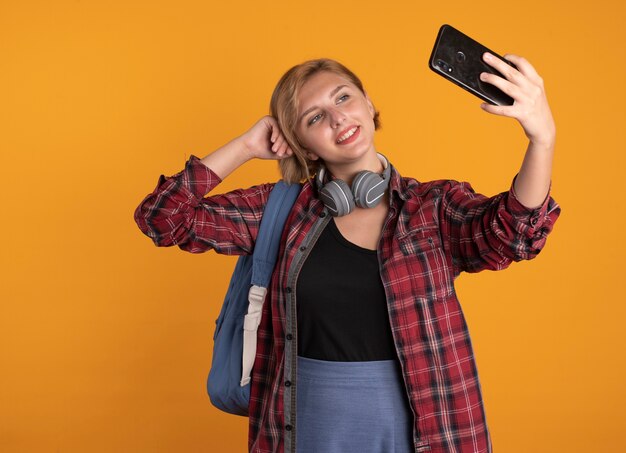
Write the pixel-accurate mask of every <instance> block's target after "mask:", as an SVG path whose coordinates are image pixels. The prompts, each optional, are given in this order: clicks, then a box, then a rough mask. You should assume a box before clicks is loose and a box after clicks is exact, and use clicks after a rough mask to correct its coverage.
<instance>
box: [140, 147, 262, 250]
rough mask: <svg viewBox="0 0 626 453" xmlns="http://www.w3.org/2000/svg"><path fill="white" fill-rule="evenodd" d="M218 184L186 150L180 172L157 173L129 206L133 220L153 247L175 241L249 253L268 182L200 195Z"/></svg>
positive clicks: (192, 247)
mask: <svg viewBox="0 0 626 453" xmlns="http://www.w3.org/2000/svg"><path fill="white" fill-rule="evenodd" d="M220 182H222V180H221V179H220V177H219V176H218V175H217V174H216V173H215V172H213V170H211V169H210V168H208V167H207V166H206V165H204V164H203V163H202V161H201V160H200V159H199V158H198V157H196V156H195V155H193V154H192V155H191V156H190V157H189V159H188V160H187V162H186V164H185V168H184V169H183V170H182V171H180V172H178V173H176V174H174V175H172V176H165V175H161V176H160V177H159V180H158V182H157V185H156V188H155V189H154V191H152V193H150V194H148V195H147V196H146V197H145V198H144V199H143V200H142V201H141V203H140V204H139V206H138V207H137V208H136V209H135V213H134V218H135V222H136V223H137V226H138V227H139V229H140V230H141V231H142V232H143V233H144V234H145V235H146V236H148V237H150V238H151V239H152V241H153V242H154V244H155V245H157V246H159V247H169V246H173V245H177V246H178V247H179V248H181V249H182V250H185V251H188V252H190V253H202V252H205V251H207V250H211V249H213V250H215V251H216V252H217V253H221V254H226V255H247V254H251V253H252V250H253V249H254V241H255V239H256V235H257V232H258V228H259V225H260V222H261V216H262V213H263V208H264V206H265V204H266V202H267V199H268V197H269V193H270V192H271V190H272V188H273V185H274V184H273V183H268V184H262V185H258V186H253V187H251V188H249V189H237V190H234V191H232V192H228V193H226V194H221V195H213V196H210V197H207V198H204V196H205V195H206V194H207V193H208V192H210V191H211V190H212V189H214V188H215V187H216V186H217V185H218V184H219V183H220Z"/></svg>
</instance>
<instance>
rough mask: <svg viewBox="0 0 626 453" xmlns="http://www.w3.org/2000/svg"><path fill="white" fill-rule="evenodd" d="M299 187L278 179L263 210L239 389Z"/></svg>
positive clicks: (248, 366) (252, 352)
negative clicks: (283, 234) (281, 241)
mask: <svg viewBox="0 0 626 453" xmlns="http://www.w3.org/2000/svg"><path fill="white" fill-rule="evenodd" d="M301 188H302V186H301V185H300V184H287V183H285V182H284V181H282V180H281V181H278V182H277V183H276V185H275V186H274V188H273V189H272V192H271V193H270V197H269V200H268V202H267V204H266V205H265V210H264V211H263V217H262V218H261V225H260V227H259V233H258V234H257V239H256V242H255V244H254V252H253V253H252V280H251V286H250V291H249V293H248V314H246V315H245V317H244V322H243V354H242V358H241V365H242V366H241V381H240V383H239V385H240V386H242V387H243V386H245V385H247V384H248V383H250V374H251V372H252V366H253V365H254V359H255V355H256V346H257V338H256V336H257V330H258V329H259V324H261V315H262V312H263V304H264V302H265V296H266V294H267V287H268V286H269V284H270V279H271V278H272V272H273V270H274V266H275V265H276V259H277V257H278V249H279V247H280V237H281V236H282V232H283V229H284V227H285V222H286V221H287V217H288V216H289V212H290V211H291V208H292V207H293V204H294V202H295V201H296V198H297V197H298V194H299V193H300V189H301Z"/></svg>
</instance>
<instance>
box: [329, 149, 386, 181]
mask: <svg viewBox="0 0 626 453" xmlns="http://www.w3.org/2000/svg"><path fill="white" fill-rule="evenodd" d="M384 169H385V167H383V163H382V162H381V161H380V159H379V158H378V155H376V154H375V155H374V156H373V159H371V158H370V159H368V160H367V161H366V162H364V161H359V162H355V163H349V164H344V165H338V164H329V165H326V171H327V172H328V173H329V178H330V179H341V180H343V181H345V182H346V183H348V185H349V186H352V180H353V179H354V177H355V176H356V175H357V174H358V173H360V172H362V171H363V170H369V171H371V172H374V173H382V172H383V171H384Z"/></svg>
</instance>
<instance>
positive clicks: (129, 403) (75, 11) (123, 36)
mask: <svg viewBox="0 0 626 453" xmlns="http://www.w3.org/2000/svg"><path fill="white" fill-rule="evenodd" d="M174 5H176V6H174ZM381 5H383V3H382V2H378V1H377V2H371V1H363V0H361V1H346V2H334V1H327V0H320V1H316V2H292V1H277V2H258V1H240V2H202V1H179V2H165V1H161V0H157V1H150V2H148V1H145V2H136V1H134V2H133V1H131V2H127V1H85V0H83V1H71V2H70V1H39V2H34V1H21V2H8V1H4V2H1V3H0V148H1V154H0V159H1V161H0V165H1V169H2V173H3V174H2V178H0V184H1V185H2V187H1V190H2V194H3V196H2V205H1V206H2V222H0V228H1V234H2V238H3V247H2V253H1V254H0V265H1V266H2V272H1V277H0V278H1V283H0V298H1V302H0V303H1V305H0V310H1V311H0V366H1V367H2V369H1V371H0V451H1V452H31V451H32V452H156V451H159V452H195V451H198V452H199V451H203V452H206V451H215V452H243V451H245V450H246V445H247V420H246V419H244V418H240V417H234V416H230V415H227V414H222V413H221V412H219V411H218V410H216V409H214V408H213V407H212V406H211V405H210V403H209V400H208V397H207V396H206V393H205V379H206V375H207V372H208V369H209V364H210V359H211V351H212V340H211V338H212V334H213V327H214V320H215V318H216V317H217V315H218V313H219V309H220V305H221V301H222V297H223V294H224V291H225V290H226V285H227V282H228V277H229V274H230V271H231V269H232V268H233V266H234V263H235V258H233V257H224V256H218V255H216V254H214V253H212V252H211V253H206V254H201V255H192V254H189V253H184V252H182V251H181V250H179V249H178V248H171V249H165V248H157V247H155V246H154V245H153V244H152V242H151V241H150V239H148V238H147V237H145V236H143V235H142V234H141V233H140V231H139V230H138V228H137V227H136V225H135V223H134V221H133V211H134V209H135V207H136V206H137V205H138V204H139V202H140V201H141V200H142V199H143V197H144V196H145V195H146V194H147V193H148V192H150V191H151V190H152V189H153V188H154V187H155V185H156V182H157V179H158V177H159V175H160V174H162V173H163V174H166V175H171V174H173V173H175V172H177V171H179V170H181V169H182V168H183V165H184V162H185V160H186V159H187V158H188V157H189V155H190V154H192V153H193V154H195V155H197V156H199V157H203V156H205V155H206V154H208V153H209V152H210V151H212V150H214V149H216V148H217V147H219V146H221V145H222V144H224V143H226V142H227V141H229V140H230V139H232V138H234V137H235V136H237V135H240V134H241V133H243V132H245V131H246V130H247V129H248V128H249V127H250V126H251V125H252V124H254V122H255V121H256V120H257V119H258V118H260V117H261V116H262V115H264V114H266V113H268V108H269V99H270V95H271V92H272V89H273V88H274V85H275V83H276V82H277V81H278V78H279V77H280V75H282V73H283V72H284V71H286V70H287V69H288V68H289V67H291V66H292V65H294V64H297V63H300V62H302V61H304V60H305V59H309V58H314V57H320V56H328V57H331V58H336V59H338V60H340V61H342V62H344V63H345V64H346V65H347V66H348V67H350V68H351V69H353V70H354V71H355V72H356V73H357V74H358V75H359V76H360V77H361V78H362V79H363V81H364V83H365V86H366V89H367V90H368V91H369V93H370V95H371V97H372V99H373V100H374V102H375V104H376V106H377V108H378V109H379V110H380V111H381V119H382V122H383V129H381V130H380V131H378V132H377V137H376V144H377V149H378V150H379V151H381V152H383V153H385V154H386V155H387V156H388V157H389V158H390V160H391V161H392V162H393V163H394V164H395V165H396V167H398V169H399V170H400V171H401V172H402V173H403V174H404V175H407V176H408V175H410V176H414V177H416V178H417V179H419V180H422V181H427V180H430V179H438V178H453V179H457V180H467V181H470V182H471V183H472V185H473V187H474V188H475V189H476V190H477V191H478V192H481V193H484V194H486V195H494V194H496V193H498V192H501V191H504V190H507V189H508V187H509V185H510V183H511V180H512V178H513V176H514V175H515V173H516V172H517V171H518V170H519V167H520V165H521V162H522V158H523V155H524V151H525V149H526V138H525V136H524V134H523V130H522V129H521V127H520V125H519V123H518V122H517V121H515V120H513V119H511V118H505V117H501V116H494V115H490V114H488V113H486V112H483V111H482V110H481V109H480V108H479V104H480V101H479V100H478V99H476V98H474V97H473V96H471V95H469V94H468V93H465V92H463V91H461V90H460V89H459V88H457V87H455V86H454V85H452V84H451V83H449V82H446V81H444V80H443V79H442V78H440V77H438V76H436V75H435V74H434V73H432V72H431V71H430V70H429V69H428V67H427V59H428V57H429V55H430V50H431V47H432V44H433V41H434V38H435V35H436V33H437V30H438V28H439V26H440V25H441V24H442V23H450V24H452V25H454V26H455V27H457V28H459V29H461V30H463V31H465V32H466V33H468V34H470V35H471V36H473V37H474V38H476V39H478V40H479V41H481V42H483V43H484V44H486V45H487V46H488V47H491V48H492V49H493V50H494V51H497V52H499V53H501V54H503V53H507V52H508V53H515V54H518V55H522V56H524V57H526V58H528V60H529V61H530V62H531V63H532V64H533V65H534V66H535V67H536V68H537V70H538V72H539V74H540V75H541V76H542V77H543V78H544V80H545V83H546V91H547V94H548V98H549V100H550V102H551V107H552V110H553V113H554V117H555V120H556V123H557V129H558V136H557V146H556V150H555V162H554V172H553V187H552V196H553V197H554V198H555V200H556V201H557V202H558V203H559V204H560V205H561V207H562V214H561V217H560V219H559V221H558V223H557V224H556V226H555V229H554V231H553V233H552V234H551V235H550V237H549V239H548V242H547V245H546V247H545V249H544V250H543V251H542V253H541V254H540V255H539V256H538V257H537V258H536V259H535V260H533V261H526V262H521V263H513V264H512V266H511V267H510V268H509V269H507V270H506V271H503V272H482V273H480V274H474V275H469V274H464V275H462V276H461V277H459V278H458V280H457V291H458V294H459V298H460V300H461V302H462V304H463V307H464V310H465V313H466V316H467V319H468V323H469V325H470V332H471V334H472V339H473V344H474V348H475V351H476V358H477V363H478V367H479V372H480V377H481V383H482V387H483V391H484V397H485V404H486V411H487V419H488V422H489V425H490V429H491V433H492V437H493V442H494V447H495V449H496V450H497V451H498V452H507V453H526V452H546V453H548V452H550V453H554V452H563V453H565V452H567V453H574V452H596V451H597V452H603V453H613V452H615V453H617V452H623V451H626V441H624V438H623V429H621V428H623V420H624V417H623V408H624V405H625V404H626V398H625V395H624V393H625V390H624V381H625V376H624V369H625V367H626V363H625V357H624V353H623V350H624V343H625V342H624V336H623V331H624V314H625V309H624V302H625V297H624V292H625V289H626V288H625V284H624V282H625V281H626V278H624V275H623V272H622V271H623V264H624V253H625V252H626V250H625V247H624V232H623V228H624V214H623V213H622V211H623V199H624V195H625V193H624V183H623V179H622V177H623V172H624V160H625V159H624V152H625V151H626V147H625V146H624V127H625V124H626V121H625V120H626V118H625V114H624V104H625V102H626V99H625V96H624V83H623V82H624V79H625V70H624V61H625V54H624V43H625V42H626V39H625V38H626V37H625V33H624V25H623V23H624V19H625V14H624V7H623V4H622V2H618V1H616V0H614V1H608V0H604V1H603V0H599V1H596V2H592V3H590V2H581V1H559V2H545V1H544V0H530V1H527V2H524V3H515V2H513V3H511V2H508V3H503V2H498V1H493V0H486V1H483V2H480V3H474V4H472V3H468V2H467V1H455V0H450V1H446V2H417V1H403V2H389V3H388V4H387V6H385V7H383V6H381ZM278 177H279V176H278V172H277V169H276V164H275V163H274V162H268V161H263V162H253V163H249V164H248V165H246V166H245V167H243V168H241V169H239V170H237V171H236V172H235V173H234V174H233V175H231V177H229V178H228V179H227V180H226V181H225V182H224V183H223V185H222V186H221V187H220V190H221V191H222V190H223V191H226V190H230V189H233V188H235V187H239V186H244V187H247V186H250V185H253V184H256V183H260V182H265V181H273V180H276V179H278Z"/></svg>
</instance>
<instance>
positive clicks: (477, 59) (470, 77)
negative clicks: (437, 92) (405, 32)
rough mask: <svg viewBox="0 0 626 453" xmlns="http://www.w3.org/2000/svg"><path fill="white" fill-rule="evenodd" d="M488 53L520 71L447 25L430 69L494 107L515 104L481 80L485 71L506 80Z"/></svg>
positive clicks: (438, 42) (435, 46)
mask: <svg viewBox="0 0 626 453" xmlns="http://www.w3.org/2000/svg"><path fill="white" fill-rule="evenodd" d="M485 52H489V53H490V54H492V55H494V56H495V57H496V58H499V59H500V60H502V61H504V62H505V63H507V64H508V65H509V66H512V67H513V68H515V69H517V66H515V65H514V64H513V63H511V62H510V61H508V60H506V59H504V58H503V57H501V56H500V55H498V54H497V53H495V52H493V51H492V50H490V49H488V48H487V47H485V46H483V45H482V44H480V43H479V42H477V41H475V40H473V39H472V38H470V37H469V36H467V35H465V34H464V33H461V32H460V31H459V30H457V29H456V28H454V27H452V26H450V25H448V24H444V25H442V26H441V28H440V29H439V33H438V35H437V39H436V40H435V45H434V47H433V51H432V52H431V54H430V60H429V62H428V66H429V67H430V69H432V70H433V71H435V72H436V73H437V74H439V75H441V76H443V77H445V78H446V79H447V80H449V81H451V82H452V83H454V84H456V85H458V86H460V87H461V88H463V89H464V90H466V91H469V92H470V93H472V94H473V95H474V96H477V97H479V98H480V99H482V100H483V101H486V102H488V103H490V104H493V105H513V102H514V100H513V98H511V97H510V96H509V95H507V94H505V93H504V92H503V91H502V90H500V89H499V88H497V87H496V86H495V85H492V84H490V83H488V82H483V81H482V80H480V73H481V72H490V73H492V74H496V75H498V76H500V77H502V78H505V77H504V76H503V75H502V74H501V73H500V72H499V71H497V70H496V69H494V68H493V67H491V66H489V65H488V64H487V63H485V62H484V60H483V54H484V53H485Z"/></svg>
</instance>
